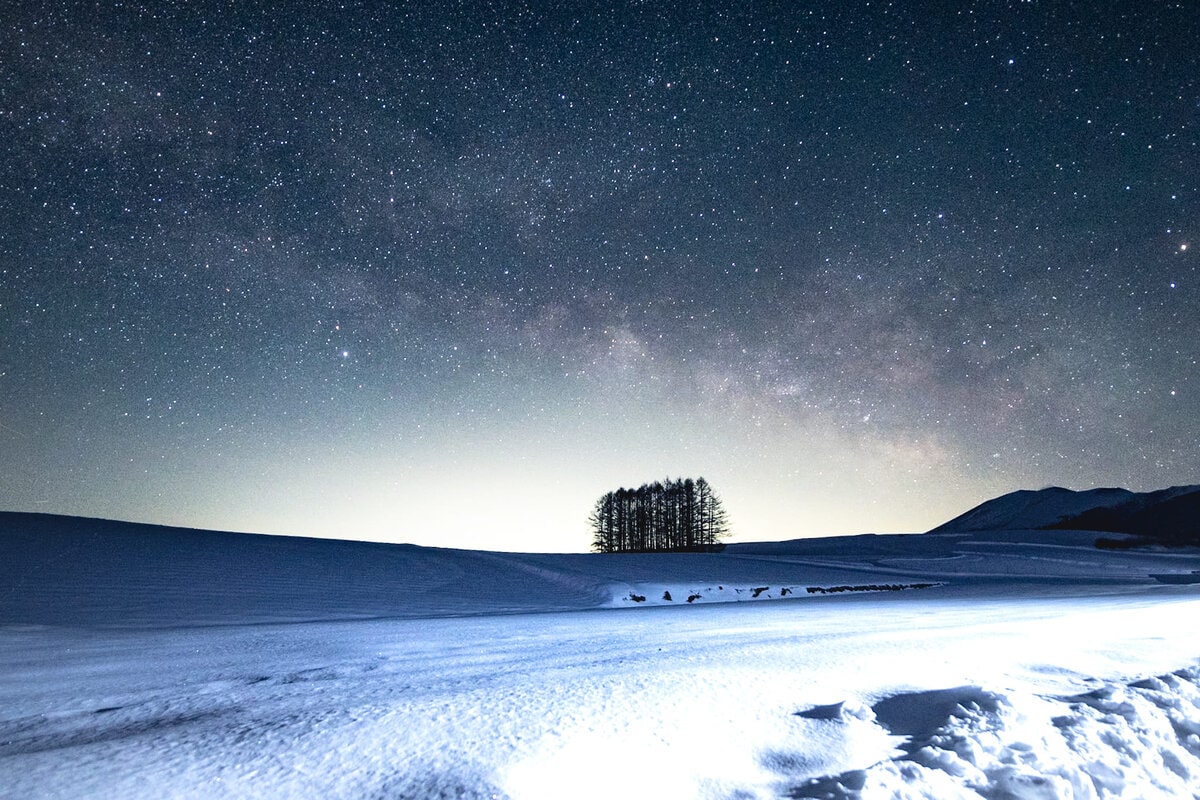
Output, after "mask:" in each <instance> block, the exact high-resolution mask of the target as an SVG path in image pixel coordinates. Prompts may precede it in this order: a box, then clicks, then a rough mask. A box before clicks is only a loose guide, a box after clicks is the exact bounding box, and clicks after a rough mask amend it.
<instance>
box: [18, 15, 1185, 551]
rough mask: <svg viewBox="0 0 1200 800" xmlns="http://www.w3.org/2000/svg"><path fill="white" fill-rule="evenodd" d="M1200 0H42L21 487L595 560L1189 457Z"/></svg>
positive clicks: (205, 521) (27, 191) (153, 518)
mask: <svg viewBox="0 0 1200 800" xmlns="http://www.w3.org/2000/svg"><path fill="white" fill-rule="evenodd" d="M1197 41H1200V13H1197V9H1196V8H1195V7H1194V6H1193V5H1192V4H1191V3H1188V2H1179V3H1172V2H1146V1H1145V0H1139V1H1138V2H1112V3H1090V2H969V1H968V2H962V3H943V2H904V3H901V2H896V3H888V2H870V3H867V2H853V0H852V1H851V2H846V3H828V2H822V3H815V2H813V3H808V2H796V3H755V2H736V3H734V2H728V3H724V2H709V3H702V4H683V3H678V4H676V3H661V2H620V0H618V2H606V3H589V2H582V3H549V2H546V3H542V2H533V0H529V1H527V2H504V1H502V0H497V2H484V1H483V0H447V2H438V3H425V2H420V3H418V2H413V3H404V2H399V3H382V2H346V3H323V2H322V3H317V4H308V3H305V4H299V3H283V2H280V3H266V2H246V3H242V2H238V3H231V2H216V1H215V0H196V2H170V1H169V0H164V1H162V2H158V1H154V2H145V3H140V2H115V3H114V2H94V3H93V2H88V3H82V2H81V3H68V2H53V1H52V0H47V1H46V2H38V1H37V0H34V1H33V2H29V3H21V4H10V7H9V8H7V9H6V11H5V14H4V19H3V21H2V22H0V139H2V140H3V143H4V144H3V147H2V148H0V508H4V509H8V510H19V511H43V512H52V513H67V514H76V515H84V516H100V517H109V518H117V519H128V520H137V521H144V522H156V523H166V524H175V525H186V526H192V527H209V528H219V529H225V530H241V531H256V532H268V533H291V534H299V535H312V536H332V537H347V538H358V539H371V540H382V541H404V542H413V543H417V544H427V545H440V546H451V547H480V548H489V549H496V550H531V551H582V550H585V549H586V548H587V546H588V544H589V533H588V530H587V515H588V512H589V511H590V510H591V507H592V504H593V503H594V501H595V500H596V499H597V498H598V497H599V496H600V495H601V494H603V493H604V492H606V491H609V490H610V489H615V488H617V487H619V486H636V485H638V484H641V483H643V482H646V481H652V480H655V479H661V478H664V477H667V476H672V477H675V476H693V477H698V476H701V475H702V476H704V477H706V478H707V479H708V480H709V481H710V482H711V483H712V484H713V486H714V487H715V488H716V490H717V492H718V493H719V494H720V496H721V498H722V499H723V501H724V504H725V507H726V509H727V511H728V512H729V516H730V522H731V527H732V532H733V534H734V537H733V538H734V540H735V541H737V540H741V541H748V540H762V539H787V538H796V537H801V536H816V535H832V534H846V533H860V532H868V531H876V532H889V531H919V530H925V529H928V528H930V527H933V526H934V525H937V524H939V523H941V522H942V521H944V520H946V519H948V518H950V517H952V516H954V515H956V514H958V513H960V512H962V511H964V510H966V509H967V508H969V507H970V506H972V505H975V504H976V503H979V502H981V501H983V500H985V499H988V498H990V497H993V496H996V495H998V494H1001V493H1003V492H1007V491H1011V490H1014V489H1019V488H1041V487H1044V486H1048V485H1060V486H1067V487H1070V488H1091V487H1094V486H1113V485H1119V486H1125V487H1127V488H1131V489H1135V490H1148V489H1155V488H1162V487H1165V486H1169V485H1173V484H1181V483H1196V482H1200V458H1198V456H1200V377H1198V371H1197V361H1198V359H1200V314H1198V312H1200V271H1198V268H1197V265H1198V264H1200V261H1198V259H1197V255H1198V254H1197V251H1200V48H1198V47H1197V46H1196V42H1197Z"/></svg>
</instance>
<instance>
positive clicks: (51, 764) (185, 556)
mask: <svg viewBox="0 0 1200 800" xmlns="http://www.w3.org/2000/svg"><path fill="white" fill-rule="evenodd" d="M1094 538H1095V535H1094V533H1089V532H1080V531H1069V530H1052V531H1047V530H1007V531H1000V530H989V531H981V532H973V533H963V532H958V533H933V534H924V535H910V536H869V535H868V536H854V537H841V538H836V539H821V540H796V541H792V542H771V543H754V544H736V545H731V546H729V547H728V548H727V549H726V550H725V551H724V552H722V553H687V554H658V555H609V556H602V555H585V554H574V555H551V554H510V553H485V552H474V551H458V550H442V549H433V548H421V547H411V546H403V545H380V544H368V543H361V542H337V541H328V540H312V539H300V538H294V537H269V536H250V535H243V534H223V533H213V532H205V531H187V530H179V529H168V528H157V527H153V526H140V525H129V524H127V523H111V522H100V521H95V520H81V519H72V518H64V517H52V516H39V515H15V514H14V515H0V797H2V798H14V800H15V798H22V800H26V799H29V798H32V799H33V800H37V799H38V798H62V797H71V798H110V797H122V798H161V797H174V798H217V797H220V798H276V797H278V798H346V799H347V800H350V799H351V798H353V799H354V800H359V798H380V799H381V800H382V799H384V798H388V799H389V800H390V799H392V798H405V799H406V800H433V799H434V798H509V799H510V800H540V799H541V798H555V800H558V798H564V797H571V798H597V799H599V798H604V799H605V800H608V799H609V798H618V797H620V798H643V797H644V798H665V799H667V800H670V799H671V798H712V799H713V800H727V799H728V798H735V797H736V798H742V799H743V800H753V799H755V798H757V799H761V800H765V799H766V798H779V797H792V798H797V797H800V798H803V797H810V798H860V797H861V798H872V797H911V798H939V799H940V798H980V797H986V798H1002V797H1003V798H1022V799H1023V798H1064V799H1065V798H1081V797H1082V798H1122V799H1124V800H1133V799H1134V798H1137V799H1138V800H1148V799H1149V800H1157V799H1158V798H1163V799H1164V800H1165V798H1181V797H1193V798H1200V644H1198V643H1200V583H1197V582H1196V581H1200V573H1195V572H1193V571H1194V570H1196V569H1200V551H1197V550H1196V549H1194V548H1178V549H1164V548H1158V549H1151V550H1140V551H1139V550H1132V551H1124V550H1122V551H1106V550H1100V549H1097V548H1096V547H1094V546H1093V540H1094ZM1164 577H1165V578H1167V579H1169V580H1164ZM1170 579H1173V581H1172V580H1170Z"/></svg>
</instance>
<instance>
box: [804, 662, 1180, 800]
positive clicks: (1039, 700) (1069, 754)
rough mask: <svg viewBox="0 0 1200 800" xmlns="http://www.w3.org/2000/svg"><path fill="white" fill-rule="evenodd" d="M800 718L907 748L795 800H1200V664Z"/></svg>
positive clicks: (957, 691) (812, 782)
mask: <svg viewBox="0 0 1200 800" xmlns="http://www.w3.org/2000/svg"><path fill="white" fill-rule="evenodd" d="M797 715H798V716H802V717H807V718H810V719H827V720H829V723H828V724H830V725H839V726H842V727H846V728H856V727H857V728H860V729H862V728H876V727H881V728H883V730H884V731H886V732H888V733H890V734H891V735H892V736H894V737H896V738H897V741H898V746H897V750H896V754H895V755H894V756H893V757H892V758H890V759H888V760H885V761H882V762H879V763H877V764H873V765H871V766H869V767H866V768H865V769H854V770H850V771H847V772H843V773H840V774H837V775H827V776H821V777H816V778H809V779H807V780H804V781H802V782H800V783H797V784H792V785H786V784H785V785H784V786H783V794H784V795H785V796H787V797H798V798H799V797H802V798H830V799H832V798H864V797H931V798H932V797H936V798H972V799H973V800H974V799H976V798H979V797H981V796H982V797H989V798H991V797H1004V798H1014V800H1023V799H1025V798H1028V799H1029V800H1034V799H1035V798H1082V799H1083V800H1089V799H1091V798H1113V799H1114V800H1116V799H1118V798H1129V800H1134V798H1159V797H1160V798H1168V797H1170V798H1182V797H1193V798H1194V797H1200V667H1191V668H1188V669H1182V670H1179V671H1177V672H1174V673H1171V674H1167V675H1163V676H1160V677H1156V678H1150V679H1147V680H1141V681H1136V682H1133V683H1128V684H1118V683H1105V682H1102V683H1099V685H1098V686H1097V687H1096V688H1095V689H1093V690H1092V691H1089V692H1087V693H1085V694H1080V695H1074V696H1069V697H1048V698H1047V697H1037V696H1031V695H1021V694H1020V693H1012V694H1006V693H1003V692H993V691H988V690H985V689H983V688H980V687H978V686H961V687H957V688H953V689H942V690H933V691H919V692H910V693H902V694H897V695H892V696H890V697H887V698H884V699H882V700H880V701H879V702H877V703H875V704H874V705H873V706H871V707H869V708H864V707H861V706H858V707H855V706H849V707H836V708H834V707H817V708H813V709H808V710H805V711H801V712H797ZM866 733H872V734H873V733H876V732H875V731H860V732H859V735H864V734H866Z"/></svg>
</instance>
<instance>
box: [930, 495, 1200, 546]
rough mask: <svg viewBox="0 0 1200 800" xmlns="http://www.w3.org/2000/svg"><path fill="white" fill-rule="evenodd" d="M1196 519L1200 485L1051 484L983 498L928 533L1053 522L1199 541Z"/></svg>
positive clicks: (1055, 525)
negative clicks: (1144, 488) (1134, 488)
mask: <svg viewBox="0 0 1200 800" xmlns="http://www.w3.org/2000/svg"><path fill="white" fill-rule="evenodd" d="M1198 520H1200V486H1173V487H1171V488H1169V489H1161V490H1159V491H1156V492H1140V493H1139V492H1130V491H1128V490H1126V489H1090V490H1087V491H1081V492H1076V491H1072V490H1070V489H1063V488H1060V487H1057V486H1055V487H1051V488H1049V489H1041V490H1039V491H1026V490H1022V491H1017V492H1012V493H1010V494H1006V495H1004V496H1002V497H997V498H995V499H993V500H988V501H987V502H985V503H982V504H980V505H978V506H976V507H975V508H973V509H971V510H970V511H968V512H966V513H965V514H962V515H961V516H958V517H955V518H954V519H952V520H950V521H949V522H947V523H945V524H943V525H940V526H938V527H937V528H934V529H933V531H931V533H950V532H960V533H962V532H973V531H992V530H1012V529H1032V528H1057V529H1061V530H1088V531H1106V532H1112V533H1129V534H1135V535H1137V536H1142V537H1148V538H1152V539H1157V540H1160V541H1165V542H1176V543H1178V542H1189V543H1200V522H1198Z"/></svg>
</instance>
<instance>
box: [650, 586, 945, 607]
mask: <svg viewBox="0 0 1200 800" xmlns="http://www.w3.org/2000/svg"><path fill="white" fill-rule="evenodd" d="M937 585H938V584H936V583H860V584H854V585H849V584H847V585H843V586H809V587H808V588H807V590H806V591H807V592H808V593H809V594H841V593H842V592H899V591H903V590H905V589H928V588H930V587H933V586H937ZM721 588H722V589H723V588H724V587H721ZM770 589H771V587H770V586H756V587H754V588H753V589H752V590H751V592H752V596H753V597H755V598H758V597H759V595H761V594H762V593H763V592H767V591H770ZM737 591H739V592H740V591H741V590H740V589H739V590H737ZM789 594H792V590H791V589H790V588H788V587H786V586H785V587H783V588H781V589H780V590H779V596H780V597H786V596H788V595H789ZM702 598H703V595H701V594H699V593H698V592H696V593H693V594H689V595H688V598H687V601H688V602H689V603H694V602H695V601H697V600H700V599H702ZM628 599H629V600H632V601H633V602H635V603H644V602H646V596H645V595H644V594H635V593H632V592H631V593H630V594H629V597H628ZM662 599H663V600H665V601H667V602H668V603H670V602H673V601H674V598H673V597H671V592H670V591H665V592H663V596H662Z"/></svg>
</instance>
